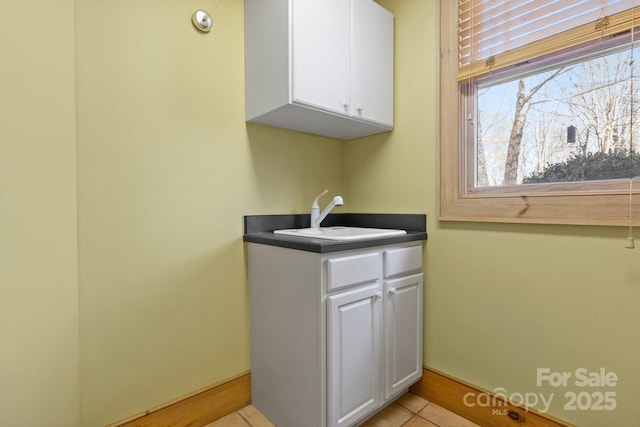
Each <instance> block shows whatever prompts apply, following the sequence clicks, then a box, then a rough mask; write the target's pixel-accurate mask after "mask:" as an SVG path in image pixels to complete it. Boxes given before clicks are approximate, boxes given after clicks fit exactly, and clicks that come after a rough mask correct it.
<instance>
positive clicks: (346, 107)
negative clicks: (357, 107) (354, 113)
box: [342, 101, 351, 112]
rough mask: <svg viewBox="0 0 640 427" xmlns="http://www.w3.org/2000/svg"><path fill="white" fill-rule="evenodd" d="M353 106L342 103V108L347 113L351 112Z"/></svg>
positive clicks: (345, 102)
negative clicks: (350, 108)
mask: <svg viewBox="0 0 640 427" xmlns="http://www.w3.org/2000/svg"><path fill="white" fill-rule="evenodd" d="M350 106H351V105H349V103H348V102H347V101H342V108H344V111H345V112H349V107H350Z"/></svg>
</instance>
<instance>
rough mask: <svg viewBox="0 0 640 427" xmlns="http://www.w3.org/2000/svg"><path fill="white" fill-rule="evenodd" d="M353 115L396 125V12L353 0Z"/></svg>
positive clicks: (364, 1)
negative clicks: (394, 65) (394, 34)
mask: <svg viewBox="0 0 640 427" xmlns="http://www.w3.org/2000/svg"><path fill="white" fill-rule="evenodd" d="M352 2H353V15H352V27H351V28H352V33H351V40H352V41H351V43H352V56H351V75H352V76H351V79H352V83H351V85H352V86H351V90H352V91H351V103H352V105H351V107H352V115H353V116H355V117H362V118H364V119H368V120H373V121H376V122H378V123H382V124H385V125H389V126H393V14H392V13H391V12H389V11H387V10H385V9H384V8H383V7H382V6H380V5H378V4H377V3H375V2H373V1H371V0H352Z"/></svg>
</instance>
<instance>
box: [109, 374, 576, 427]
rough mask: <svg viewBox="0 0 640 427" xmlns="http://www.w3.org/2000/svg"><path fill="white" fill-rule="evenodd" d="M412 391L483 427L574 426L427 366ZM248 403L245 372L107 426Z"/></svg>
mask: <svg viewBox="0 0 640 427" xmlns="http://www.w3.org/2000/svg"><path fill="white" fill-rule="evenodd" d="M411 392H412V393H415V394H417V395H419V396H421V397H423V398H425V399H427V400H429V401H431V402H433V403H435V404H437V405H439V406H442V407H443V408H445V409H448V410H450V411H451V412H454V413H456V414H458V415H460V416H462V417H465V418H467V419H468V420H471V421H473V422H475V423H477V424H479V425H481V426H483V427H510V426H514V427H515V426H518V427H575V426H574V425H573V424H569V423H567V422H564V421H561V420H558V419H556V418H553V417H551V416H549V415H547V414H544V413H540V412H538V411H536V410H533V409H528V410H527V409H525V408H524V407H521V406H518V405H514V404H512V403H509V402H505V401H504V400H503V399H502V398H500V397H498V396H496V395H495V394H494V393H492V392H489V391H487V390H483V389H481V388H480V387H477V386H475V385H473V384H469V383H467V382H465V381H463V380H460V379H458V378H454V377H452V376H450V375H448V374H445V373H443V372H440V371H437V370H435V369H433V368H429V367H425V368H424V369H423V375H422V378H421V379H420V381H418V382H417V383H416V384H414V385H413V386H411ZM469 393H471V394H469ZM478 395H483V396H488V398H486V399H484V400H483V402H490V403H491V404H490V405H474V406H471V405H467V404H465V396H467V401H473V399H474V396H478ZM469 396H472V397H469ZM250 403H251V373H249V372H245V373H242V374H239V375H237V376H235V377H232V378H229V379H227V380H225V381H222V382H220V383H217V384H213V385H211V386H209V387H207V388H205V389H203V390H199V391H197V392H194V393H191V394H189V395H188V396H184V397H182V398H180V399H176V400H175V401H173V402H169V403H166V404H164V405H161V406H158V407H156V408H152V409H149V410H148V411H145V412H143V413H141V414H138V415H135V416H133V417H129V418H127V419H125V420H121V421H118V422H116V423H114V424H110V425H109V426H107V427H165V426H166V427H187V426H188V427H202V426H204V425H207V424H208V423H211V422H213V421H215V420H217V419H219V418H222V417H224V416H225V415H228V414H230V413H232V412H234V411H237V410H238V409H240V408H243V407H244V406H246V405H248V404H250Z"/></svg>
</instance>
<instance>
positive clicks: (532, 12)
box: [458, 0, 640, 80]
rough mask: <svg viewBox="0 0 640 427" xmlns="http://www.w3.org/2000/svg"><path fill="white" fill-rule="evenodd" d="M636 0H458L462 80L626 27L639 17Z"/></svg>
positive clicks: (638, 0) (620, 31) (460, 72)
mask: <svg viewBox="0 0 640 427" xmlns="http://www.w3.org/2000/svg"><path fill="white" fill-rule="evenodd" d="M638 5H640V0H601V1H597V0H458V59H459V67H458V68H459V72H458V80H464V79H467V78H470V77H473V76H479V75H482V74H485V73H487V72H491V71H493V70H497V69H500V68H503V67H506V66H509V65H514V64H518V63H520V62H524V61H527V60H529V59H532V58H539V57H541V56H543V55H546V54H549V53H553V52H558V51H560V50H563V49H566V48H570V47H574V46H578V45H580V44H583V43H586V42H589V41H593V40H596V39H598V38H600V37H606V36H610V35H613V34H619V33H622V32H624V31H628V30H630V29H631V28H632V27H633V26H637V25H638V24H639V23H640V13H639V10H638V9H640V7H637V6H638ZM634 6H636V7H634Z"/></svg>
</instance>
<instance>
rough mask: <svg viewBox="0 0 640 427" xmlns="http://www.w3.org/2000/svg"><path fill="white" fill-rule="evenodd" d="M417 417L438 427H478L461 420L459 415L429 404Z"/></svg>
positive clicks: (463, 419)
mask: <svg viewBox="0 0 640 427" xmlns="http://www.w3.org/2000/svg"><path fill="white" fill-rule="evenodd" d="M418 415H419V416H421V417H422V418H425V419H427V420H429V421H431V422H432V423H434V424H437V425H439V426H440V427H479V426H478V425H477V424H475V423H472V422H471V421H469V420H467V419H465V418H462V417H461V416H460V415H457V414H454V413H453V412H449V411H447V410H446V409H444V408H442V407H440V406H438V405H436V404H435V403H429V404H428V405H427V406H426V407H425V408H424V409H423V410H422V411H420V412H419V413H418Z"/></svg>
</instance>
